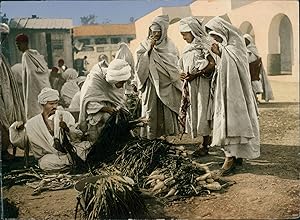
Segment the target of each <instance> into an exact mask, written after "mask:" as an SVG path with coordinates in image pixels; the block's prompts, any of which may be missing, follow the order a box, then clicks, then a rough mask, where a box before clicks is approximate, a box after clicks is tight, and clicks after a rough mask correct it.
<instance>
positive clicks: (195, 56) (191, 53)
mask: <svg viewBox="0 0 300 220" xmlns="http://www.w3.org/2000/svg"><path fill="white" fill-rule="evenodd" d="M208 55H209V53H208V52H205V50H202V49H196V48H195V47H192V46H190V45H188V46H187V47H186V48H185V50H184V52H183V55H182V58H181V59H180V60H179V68H180V69H182V71H183V72H184V73H192V71H193V69H194V68H196V66H197V69H198V70H201V69H204V68H205V67H206V66H207V64H208V61H207V60H206V57H207V56H208ZM188 89H189V98H190V100H189V102H190V106H189V108H188V112H187V113H188V114H187V131H188V133H190V134H191V136H192V137H193V138H196V137H197V136H198V135H201V136H208V135H210V134H211V129H210V127H209V123H208V118H207V110H208V100H209V89H210V80H209V79H206V78H203V77H197V78H196V79H194V80H192V81H190V82H188Z"/></svg>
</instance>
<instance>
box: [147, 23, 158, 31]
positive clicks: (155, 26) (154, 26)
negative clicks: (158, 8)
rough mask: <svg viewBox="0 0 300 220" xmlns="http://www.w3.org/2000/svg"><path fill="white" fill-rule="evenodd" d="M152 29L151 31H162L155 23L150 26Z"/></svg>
mask: <svg viewBox="0 0 300 220" xmlns="http://www.w3.org/2000/svg"><path fill="white" fill-rule="evenodd" d="M150 30H151V31H161V27H160V26H159V25H158V24H156V23H154V24H152V25H151V26H150Z"/></svg>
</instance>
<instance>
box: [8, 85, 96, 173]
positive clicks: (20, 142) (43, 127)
mask: <svg viewBox="0 0 300 220" xmlns="http://www.w3.org/2000/svg"><path fill="white" fill-rule="evenodd" d="M58 100H59V94H58V91H57V90H54V89H50V88H44V89H42V91H41V92H40V94H39V95H38V102H39V103H40V104H41V105H42V113H40V114H38V115H36V116H34V117H32V118H31V119H29V120H28V121H27V122H26V124H24V123H23V122H21V121H16V122H14V123H13V124H12V125H11V126H10V128H9V131H10V140H11V142H12V143H13V144H15V145H16V146H18V147H20V148H22V149H24V147H25V146H26V142H27V140H28V142H29V146H30V149H31V151H32V153H33V156H34V157H35V158H36V159H37V160H38V164H39V167H40V168H41V169H43V170H46V171H49V170H61V169H64V168H66V167H68V166H69V165H71V159H70V155H68V154H67V153H64V152H62V151H63V148H64V146H62V143H63V140H62V132H66V133H67V134H68V136H69V141H70V142H71V144H72V145H73V146H74V148H75V149H74V150H75V151H76V153H77V155H78V156H79V157H80V158H81V159H82V160H85V159H86V155H87V153H88V151H89V148H90V144H89V142H88V141H81V137H82V132H81V131H80V130H78V129H76V127H75V119H74V118H73V116H72V115H71V113H69V112H67V111H64V110H57V105H58Z"/></svg>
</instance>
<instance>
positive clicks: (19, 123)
mask: <svg viewBox="0 0 300 220" xmlns="http://www.w3.org/2000/svg"><path fill="white" fill-rule="evenodd" d="M24 127H25V124H24V122H22V121H20V122H18V125H17V126H16V129H17V130H19V131H21V130H23V129H24Z"/></svg>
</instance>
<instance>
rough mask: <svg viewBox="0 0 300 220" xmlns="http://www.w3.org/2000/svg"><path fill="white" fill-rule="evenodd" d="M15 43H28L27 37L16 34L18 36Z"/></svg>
mask: <svg viewBox="0 0 300 220" xmlns="http://www.w3.org/2000/svg"><path fill="white" fill-rule="evenodd" d="M16 41H17V42H24V43H28V41H29V39H28V36H27V35H25V34H18V35H17V36H16Z"/></svg>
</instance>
